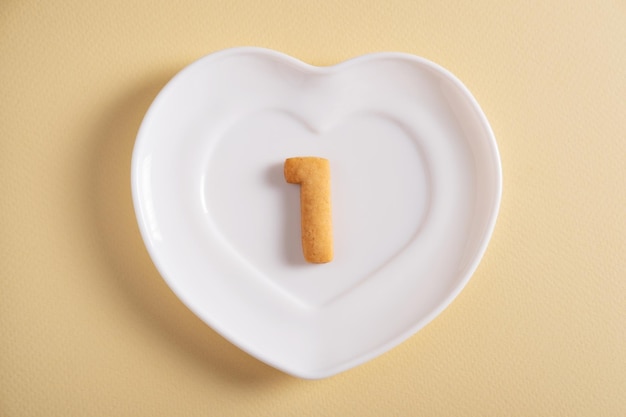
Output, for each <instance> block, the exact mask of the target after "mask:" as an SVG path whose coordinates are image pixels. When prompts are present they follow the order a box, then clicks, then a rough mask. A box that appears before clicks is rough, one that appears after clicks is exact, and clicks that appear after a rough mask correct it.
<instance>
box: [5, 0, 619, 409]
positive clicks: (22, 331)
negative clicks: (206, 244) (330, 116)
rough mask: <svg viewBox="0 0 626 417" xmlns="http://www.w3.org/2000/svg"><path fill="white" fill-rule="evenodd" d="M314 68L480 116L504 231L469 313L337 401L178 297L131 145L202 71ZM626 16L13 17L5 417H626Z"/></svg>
mask: <svg viewBox="0 0 626 417" xmlns="http://www.w3.org/2000/svg"><path fill="white" fill-rule="evenodd" d="M244 45H253V46H262V47H268V48H272V49H277V50H280V51H282V52H285V53H288V54H291V55H293V56H295V57H297V58H300V59H302V60H304V61H307V62H309V63H312V64H316V65H330V64H334V63H337V62H340V61H342V60H344V59H347V58H351V57H354V56H357V55H360V54H363V53H367V52H374V51H383V50H395V51H403V52H410V53H414V54H418V55H421V56H424V57H426V58H428V59H431V60H433V61H435V62H437V63H439V64H441V65H443V66H445V67H447V68H448V69H450V70H451V71H452V72H454V73H455V74H456V75H457V76H458V77H459V78H460V79H461V80H463V82H464V83H465V84H466V85H467V86H468V87H469V88H470V90H471V91H472V92H473V93H474V95H475V97H476V98H477V99H478V101H479V102H480V103H481V105H482V107H483V110H484V111H485V113H486V114H487V117H488V118H489V120H490V121H491V124H492V127H493V129H494V131H495V134H496V137H497V140H498V144H499V147H500V151H501V154H502V164H503V170H504V195H503V200H502V208H501V214H500V217H499V220H498V223H497V226H496V230H495V233H494V236H493V239H492V241H491V244H490V246H489V248H488V250H487V253H486V256H485V258H484V260H483V262H482V264H481V265H480V267H479V268H478V270H477V272H476V274H475V275H474V277H473V279H472V280H471V281H470V283H469V285H468V286H467V288H466V289H465V290H464V291H463V292H462V294H461V295H460V296H459V298H458V299H457V300H456V301H455V302H454V303H453V304H452V305H451V306H450V307H449V308H448V309H447V310H446V311H445V312H444V313H443V314H442V315H441V316H439V317H438V318H437V319H436V320H435V321H434V322H432V323H431V324H430V325H428V326H427V327H426V328H425V329H424V330H422V331H421V332H419V333H418V334H417V335H415V336H414V337H412V338H411V339H410V340H408V341H407V342H405V343H404V344H402V345H401V346H399V347H397V348H396V349H394V350H392V351H391V352H389V353H387V354H385V355H383V356H381V357H380V358H378V359H376V360H374V361H372V362H369V363H367V364H365V365H363V366H360V367H358V368H356V369H353V370H351V371H348V372H346V373H343V374H341V375H339V376H336V377H333V378H330V379H326V380H321V381H303V380H298V379H296V378H293V377H290V376H287V375H285V374H282V373H280V372H278V371H276V370H274V369H272V368H270V367H268V366H266V365H264V364H262V363H260V362H258V361H257V360H255V359H253V358H251V357H249V356H248V355H246V354H245V353H243V352H241V351H239V350H238V349H237V348H235V347H233V346H232V345H230V344H229V343H228V342H227V341H225V340H224V339H223V338H221V337H220V336H219V335H217V334H216V333H215V332H213V331H212V330H211V329H209V328H207V327H206V326H205V325H204V324H202V323H201V322H200V320H198V319H197V318H195V316H193V315H192V314H191V313H190V312H189V311H188V310H186V308H185V307H184V306H183V305H182V304H181V303H180V302H179V301H178V300H177V299H176V298H175V297H174V295H173V294H172V293H171V292H170V291H169V289H168V288H167V287H166V285H165V284H164V283H163V281H162V280H161V279H160V277H159V275H158V274H157V272H156V270H155V268H154V267H153V266H152V264H151V262H150V260H149V258H148V256H147V253H146V251H145V249H144V247H143V244H142V241H141V239H140V236H139V233H138V229H137V226H136V224H135V220H134V214H133V209H132V204H131V198H130V185H129V174H130V158H131V150H132V147H133V142H134V136H135V133H136V131H137V128H138V126H139V124H140V122H141V119H142V117H143V114H144V112H145V111H146V109H147V107H148V105H149V103H150V102H151V100H152V99H153V98H154V97H155V95H156V94H157V92H158V91H159V89H160V88H161V87H162V86H163V85H164V84H165V83H166V82H167V81H168V79H169V78H170V77H171V76H172V75H174V74H175V73H176V72H177V71H178V70H180V69H181V68H182V67H184V66H185V65H187V64H189V63H190V62H191V61H193V60H195V59H197V58H199V57H200V56H202V55H205V54H207V53H210V52H213V51H215V50H219V49H223V48H226V47H232V46H244ZM625 68H626V3H624V2H623V1H602V2H591V1H588V2H571V1H567V0H563V1H530V2H527V1H523V2H522V1H500V2H487V1H483V2H481V1H479V2H461V1H459V2H454V1H441V2H440V1H428V2H426V1H419V2H416V1H409V0H406V1H404V0H393V1H372V0H368V1H360V2H359V1H356V0H345V1H326V0H324V1H319V0H316V1H309V0H306V1H304V0H302V1H293V2H288V1H282V0H280V1H279V0H275V1H271V0H260V1H242V0H221V1H218V0H197V1H181V0H174V1H147V0H139V1H127V0H124V1H122V0H112V1H91V2H90V1H82V0H75V1H47V2H46V1H44V2H35V1H17V0H14V1H12V0H4V1H3V2H2V3H1V5H0V93H1V95H0V187H1V188H0V193H1V196H2V198H1V200H0V221H1V223H0V231H1V239H0V260H1V269H0V274H1V277H0V415H2V416H7V417H14V416H120V415H125V416H174V415H177V416H269V415H272V416H363V417H367V416H623V415H626V218H625V217H626V216H625V213H626V169H625V168H624V166H625V163H626V69H625Z"/></svg>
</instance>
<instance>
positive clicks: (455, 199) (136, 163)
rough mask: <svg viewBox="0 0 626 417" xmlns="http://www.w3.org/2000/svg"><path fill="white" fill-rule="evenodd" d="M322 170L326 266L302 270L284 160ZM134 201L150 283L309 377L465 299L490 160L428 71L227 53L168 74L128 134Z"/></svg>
mask: <svg viewBox="0 0 626 417" xmlns="http://www.w3.org/2000/svg"><path fill="white" fill-rule="evenodd" d="M295 156H318V157H323V158H327V159H328V160H329V161H330V167H331V189H332V221H333V234H334V260H333V261H332V262H330V263H327V264H309V263H306V262H305V260H304V258H303V255H302V247H301V240H300V239H301V238H300V206H299V192H300V189H299V186H298V185H294V184H288V183H287V182H286V181H285V179H284V177H283V164H284V161H285V159H286V158H289V157H295ZM132 190H133V199H134V205H135V209H136V213H137V218H138V222H139V227H140V230H141V233H142V236H143V239H144V240H145V243H146V246H147V248H148V251H149V253H150V256H151V257H152V259H153V261H154V263H155V265H156V266H157V268H158V270H159V272H160V273H161V275H162V276H163V278H164V279H165V281H166V282H167V283H168V285H169V286H170V287H171V288H172V290H173V291H174V292H175V293H176V294H177V296H178V297H180V299H181V300H182V301H183V302H184V303H185V304H186V305H187V306H188V307H189V308H190V309H191V310H192V311H193V312H194V313H195V314H196V315H198V317H200V318H201V319H202V320H204V321H205V322H206V323H207V324H208V325H210V326H211V327H213V328H214V329H215V330H217V331H218V332H219V333H221V334H222V335H223V336H224V337H226V338H227V339H228V340H230V341H231V342H232V343H234V344H235V345H237V346H239V347H240V348H241V349H243V350H245V351H247V352H248V353H250V354H252V355H253V356H255V357H257V358H258V359H260V360H262V361H264V362H266V363H268V364H270V365H272V366H274V367H276V368H278V369H281V370H283V371H284V372H287V373H289V374H292V375H296V376H299V377H303V378H322V377H327V376H330V375H333V374H336V373H338V372H341V371H344V370H347V369H349V368H351V367H354V366H356V365H358V364H361V363H363V362H365V361H367V360H369V359H372V358H374V357H376V356H377V355H380V354H382V353H383V352H385V351H387V350H389V349H391V348H392V347H394V346H396V345H398V344H399V343H401V342H402V341H403V340H405V339H406V338H408V337H410V336H411V335H413V334H414V333H415V332H417V331H418V330H419V329H420V328H422V327H423V326H424V325H426V324H427V323H428V322H429V321H430V320H432V319H433V318H434V317H435V316H436V315H437V314H439V313H440V312H441V311H442V310H443V309H444V308H445V307H446V306H447V305H448V304H449V303H450V302H451V301H452V300H453V299H454V298H455V296H456V295H457V294H458V293H459V292H460V291H461V289H462V288H463V286H464V285H465V284H466V283H467V281H468V280H469V279H470V276H471V275H472V273H473V272H474V270H475V268H476V267H477V265H478V262H479V261H480V259H481V257H482V255H483V253H484V251H485V249H486V246H487V243H488V241H489V238H490V235H491V232H492V230H493V227H494V224H495V220H496V216H497V211H498V207H499V202H500V195H501V169H500V160H499V155H498V150H497V147H496V143H495V140H494V136H493V133H492V131H491V129H490V127H489V124H488V122H487V120H486V118H485V116H484V114H483V112H482V111H481V109H480V108H479V106H478V104H477V103H476V101H475V100H474V98H473V97H472V95H471V94H470V92H469V91H468V90H467V89H466V88H465V87H464V86H463V84H461V82H460V81H459V80H458V79H457V78H455V77H454V76H453V75H452V74H451V73H450V72H448V71H446V70H445V69H443V68H441V67H440V66H438V65H436V64H433V63H432V62H429V61H427V60H425V59H422V58H419V57H415V56H412V55H407V54H400V53H378V54H371V55H366V56H362V57H359V58H355V59H352V60H349V61H346V62H343V63H341V64H339V65H335V66H332V67H315V66H311V65H308V64H305V63H303V62H301V61H298V60H296V59H294V58H291V57H289V56H286V55H283V54H281V53H278V52H275V51H270V50H265V49H258V48H236V49H230V50H225V51H222V52H218V53H215V54H212V55H209V56H206V57H204V58H202V59H200V60H198V61H196V62H194V63H192V64H191V65H189V66H188V67H186V68H185V69H183V70H182V71H181V72H180V73H179V74H178V75H176V76H175V77H174V78H173V79H172V80H171V81H170V82H169V83H168V84H167V85H166V86H165V88H164V89H163V90H162V91H161V92H160V94H159V95H158V96H157V98H156V99H155V101H154V103H153V104H152V106H151V107H150V109H149V111H148V113H147V114H146V116H145V119H144V121H143V123H142V125H141V128H140V130H139V133H138V137H137V141H136V145H135V149H134V154H133V161H132Z"/></svg>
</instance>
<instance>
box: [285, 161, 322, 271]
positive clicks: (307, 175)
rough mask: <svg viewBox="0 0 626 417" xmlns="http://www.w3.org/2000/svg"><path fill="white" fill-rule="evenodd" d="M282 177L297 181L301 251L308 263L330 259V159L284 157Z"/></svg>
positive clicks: (295, 182) (292, 182)
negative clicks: (298, 188)
mask: <svg viewBox="0 0 626 417" xmlns="http://www.w3.org/2000/svg"><path fill="white" fill-rule="evenodd" d="M284 171H285V180H286V181H287V182H288V183H291V184H300V224H301V233H302V253H303V254H304V259H305V260H306V261H307V262H309V263H316V264H319V263H327V262H330V261H332V260H333V227H332V210H331V198H330V191H331V190H330V162H329V161H328V160H327V159H324V158H318V157H312V156H309V157H295V158H288V159H286V160H285V166H284Z"/></svg>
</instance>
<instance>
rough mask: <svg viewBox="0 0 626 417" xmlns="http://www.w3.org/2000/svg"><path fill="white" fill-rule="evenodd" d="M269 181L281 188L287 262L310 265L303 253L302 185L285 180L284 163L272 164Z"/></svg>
mask: <svg viewBox="0 0 626 417" xmlns="http://www.w3.org/2000/svg"><path fill="white" fill-rule="evenodd" d="M267 181H268V183H269V184H270V185H271V186H272V187H277V188H278V189H279V190H280V195H281V198H282V205H281V209H282V212H281V213H280V215H281V216H280V217H281V219H282V221H281V226H282V230H281V231H280V234H281V236H282V242H283V254H284V258H285V262H286V263H287V264H289V265H294V266H300V265H301V266H306V265H308V264H307V263H306V261H305V260H304V257H303V255H302V241H301V238H300V186H299V185H297V184H289V183H288V182H287V181H285V175H284V165H283V163H280V164H276V165H272V166H270V167H269V168H268V170H267Z"/></svg>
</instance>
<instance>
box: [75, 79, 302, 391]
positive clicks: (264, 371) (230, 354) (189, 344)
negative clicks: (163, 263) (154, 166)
mask: <svg viewBox="0 0 626 417" xmlns="http://www.w3.org/2000/svg"><path fill="white" fill-rule="evenodd" d="M173 73H174V71H172V72H170V73H167V74H161V75H160V76H157V77H155V78H154V79H153V80H152V81H151V82H147V83H145V84H144V85H141V86H138V87H137V88H136V89H135V90H134V91H130V92H129V93H128V95H126V96H124V97H120V98H119V100H117V101H116V102H114V103H111V106H110V108H109V110H108V113H107V114H104V115H103V118H102V120H101V122H100V123H99V125H97V126H96V129H95V132H94V138H93V140H94V141H96V142H97V151H96V152H95V154H94V155H93V159H92V160H91V161H90V162H91V165H92V166H90V167H89V172H93V175H94V176H93V178H92V179H91V181H90V184H89V191H88V195H87V198H88V199H89V201H88V202H87V204H88V205H89V207H90V208H91V210H92V213H93V218H94V222H95V227H96V230H97V233H98V235H99V239H98V240H99V242H100V243H101V248H100V249H101V251H102V254H103V256H104V257H105V258H106V262H107V264H109V265H110V267H111V268H112V269H113V271H112V273H111V274H110V276H113V277H115V280H116V282H115V284H116V287H118V289H119V290H120V291H121V292H122V293H123V294H124V296H126V297H128V301H129V303H130V304H131V305H132V311H134V312H135V313H136V314H138V315H139V316H140V318H141V319H142V321H143V323H144V324H145V326H149V327H152V328H153V330H154V331H155V332H158V333H159V334H160V336H159V337H160V338H162V340H165V341H166V342H164V343H173V344H175V345H176V347H177V348H179V350H180V354H181V355H186V356H187V359H188V360H191V361H193V362H194V366H196V365H197V366H198V367H203V368H206V370H207V372H210V373H213V374H218V375H219V376H220V377H222V378H223V379H224V380H225V381H226V382H228V381H232V382H233V383H242V382H243V383H256V382H263V383H265V382H267V381H268V380H284V379H285V378H290V377H288V376H287V375H286V374H283V373H281V372H279V371H277V370H275V369H274V368H271V367H269V366H267V365H265V364H264V363H262V362H260V361H258V360H257V359H255V358H253V357H252V356H250V355H248V354H247V353H245V352H243V351H241V350H240V349H239V348H237V347H235V346H234V345H232V344H231V343H230V342H228V341H227V340H226V339H224V338H223V337H222V336H220V335H219V334H218V333H216V332H215V331H213V330H212V329H211V328H210V327H209V326H207V325H206V324H205V323H204V322H202V321H201V320H200V319H199V318H198V317H196V316H195V315H194V314H193V313H192V312H191V311H190V310H188V309H187V307H185V306H184V305H183V304H182V302H181V301H180V300H179V299H178V298H177V297H176V296H175V295H174V293H173V292H172V291H171V290H170V288H169V287H168V286H167V285H166V283H165V282H164V281H163V279H162V278H161V277H160V275H159V273H158V272H157V270H156V268H155V267H154V265H153V263H152V261H151V259H150V257H149V255H148V253H147V251H146V249H145V246H144V244H143V241H142V238H141V235H140V233H139V229H138V225H137V221H136V217H135V212H134V209H133V203H132V196H131V183H130V166H131V157H132V151H133V146H134V143H135V137H136V134H137V130H138V128H139V126H140V123H141V121H142V119H143V116H144V115H145V113H146V111H147V109H148V107H149V105H150V103H151V102H152V100H154V98H155V97H156V95H157V93H158V92H159V91H160V89H161V88H162V87H163V86H164V85H165V84H166V82H167V81H168V80H169V79H170V78H171V76H172V75H173Z"/></svg>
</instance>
